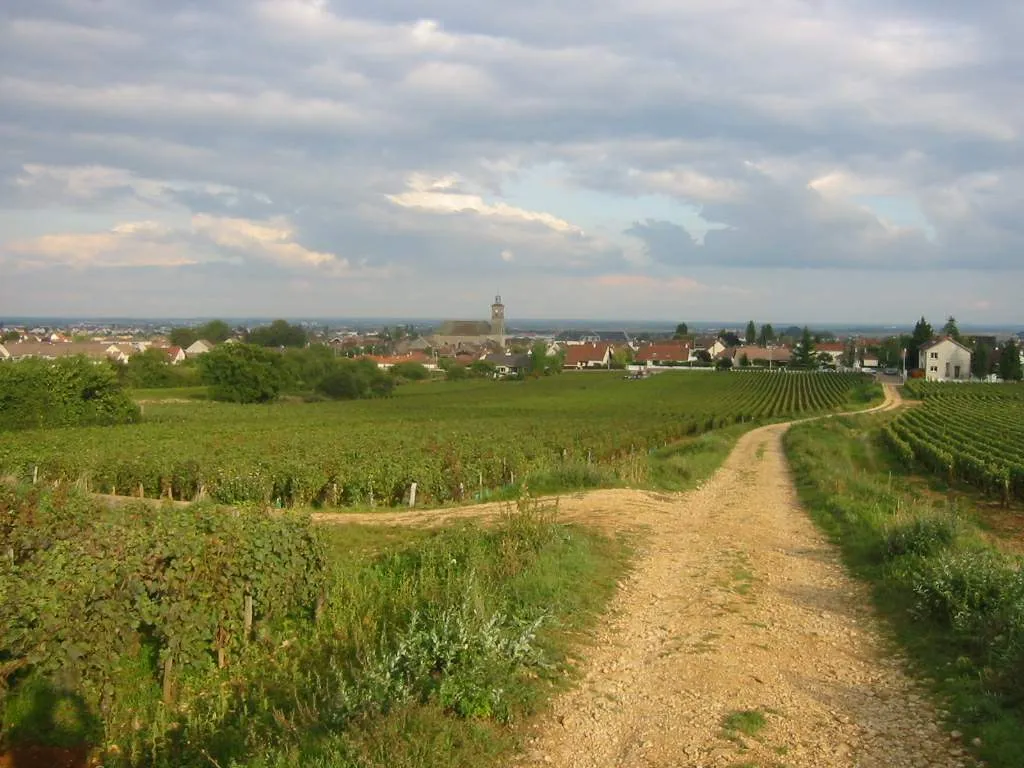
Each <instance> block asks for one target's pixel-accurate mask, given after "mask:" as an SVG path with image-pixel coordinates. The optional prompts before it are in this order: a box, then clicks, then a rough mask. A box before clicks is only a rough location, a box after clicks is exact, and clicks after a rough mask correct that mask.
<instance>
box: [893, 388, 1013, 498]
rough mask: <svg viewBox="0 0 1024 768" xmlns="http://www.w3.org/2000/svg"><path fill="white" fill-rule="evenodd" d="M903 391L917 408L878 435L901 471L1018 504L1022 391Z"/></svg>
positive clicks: (953, 389) (934, 389) (996, 389)
mask: <svg viewBox="0 0 1024 768" xmlns="http://www.w3.org/2000/svg"><path fill="white" fill-rule="evenodd" d="M905 390H906V392H907V393H908V394H909V395H910V396H912V397H920V398H923V399H924V403H923V405H922V406H921V407H918V408H912V409H908V410H907V411H905V412H904V413H903V414H901V415H900V416H899V418H897V419H896V420H895V421H894V422H893V423H892V424H891V425H890V426H889V427H888V428H887V429H886V430H885V432H884V433H883V436H884V437H885V439H886V441H887V442H888V443H889V444H890V446H891V447H892V448H893V451H894V452H895V453H896V455H897V456H898V457H899V458H900V460H901V461H902V462H903V464H904V466H906V467H908V468H924V469H926V470H928V471H929V472H931V473H933V474H936V475H938V476H939V477H941V478H943V479H945V480H947V481H950V482H953V481H959V482H964V483H968V484H970V485H973V486H975V487H976V488H978V489H980V490H982V491H983V492H985V493H986V494H988V495H990V496H994V497H997V498H999V499H1001V500H1002V501H1003V502H1005V503H1008V502H1009V501H1010V499H1012V498H1017V499H1024V387H1021V386H1020V385H1019V384H952V383H938V382H925V381H910V382H908V383H907V385H906V387H905Z"/></svg>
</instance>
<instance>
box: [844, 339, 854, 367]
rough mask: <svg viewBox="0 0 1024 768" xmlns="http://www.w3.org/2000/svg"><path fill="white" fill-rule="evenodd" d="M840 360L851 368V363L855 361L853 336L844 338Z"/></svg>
mask: <svg viewBox="0 0 1024 768" xmlns="http://www.w3.org/2000/svg"><path fill="white" fill-rule="evenodd" d="M841 362H842V364H843V366H844V367H846V368H853V364H854V363H855V362H857V342H856V340H855V339H854V338H853V337H850V338H849V339H847V340H846V346H845V347H844V348H843V356H842V358H841Z"/></svg>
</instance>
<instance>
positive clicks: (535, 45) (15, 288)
mask: <svg viewBox="0 0 1024 768" xmlns="http://www.w3.org/2000/svg"><path fill="white" fill-rule="evenodd" d="M1022 37H1024V3H1020V2H1019V0H1003V1H999V0H975V2H972V3H966V2H962V1H961V0H686V2H680V0H543V1H541V0H518V1H517V2H514V3H495V2H487V3H481V2H469V1H468V0H461V1H459V2H457V1H456V0H431V2H429V3H428V2H421V1H420V0H374V2H372V3H367V2H356V1H355V0H3V2H2V3H0V316H3V315H5V314H6V315H8V316H14V315H29V316H44V315H60V316H83V317H87V316H94V317H95V316H136V317H193V316H206V317H209V316H223V317H233V316H234V317H238V316H261V317H274V316H281V317H293V318H298V317H313V316H320V317H323V316H328V317H330V316H336V317H342V316H344V317H357V316H372V317H381V316H405V317H410V316H415V317H437V318H444V317H465V318H485V317H487V316H488V313H489V305H490V303H491V301H492V300H493V297H494V295H495V293H497V292H500V293H501V295H502V297H503V299H504V302H505V304H506V307H507V308H506V315H507V317H508V318H509V321H510V322H513V323H514V321H515V319H516V318H522V319H526V318H531V317H543V318H594V319H611V320H619V319H622V320H630V319H633V320H640V319H646V320H655V319H672V320H679V321H690V322H696V321H699V320H701V319H702V318H704V319H706V318H735V319H738V320H742V319H745V318H754V319H757V320H759V321H774V322H782V321H788V322H797V323H804V322H851V323H863V322H878V323H883V322H899V323H912V322H913V321H914V320H915V319H916V318H917V317H919V316H921V315H925V316H927V317H928V318H929V319H930V320H931V321H932V322H933V324H938V323H941V322H942V321H943V319H944V318H945V317H946V316H948V315H955V316H956V317H957V319H958V320H960V321H961V322H962V323H967V324H979V325H985V324H1024V302H1022V301H1021V295H1022V293H1024V215H1022V213H1024V142H1022V133H1024V47H1022V46H1021V45H1020V44H1019V41H1020V40H1021V39H1022Z"/></svg>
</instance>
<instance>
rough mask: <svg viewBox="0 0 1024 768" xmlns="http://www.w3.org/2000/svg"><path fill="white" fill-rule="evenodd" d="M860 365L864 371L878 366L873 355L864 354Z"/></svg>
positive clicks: (876, 359)
mask: <svg viewBox="0 0 1024 768" xmlns="http://www.w3.org/2000/svg"><path fill="white" fill-rule="evenodd" d="M860 367H861V368H862V369H864V370H866V371H868V370H873V369H875V368H877V367H878V358H877V357H876V356H875V355H864V357H862V358H861V361H860Z"/></svg>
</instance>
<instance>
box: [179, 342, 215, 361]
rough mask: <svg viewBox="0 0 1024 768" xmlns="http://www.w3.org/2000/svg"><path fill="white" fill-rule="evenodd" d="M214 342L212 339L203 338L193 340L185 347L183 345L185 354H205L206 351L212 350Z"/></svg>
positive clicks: (191, 355) (190, 355) (193, 355)
mask: <svg viewBox="0 0 1024 768" xmlns="http://www.w3.org/2000/svg"><path fill="white" fill-rule="evenodd" d="M213 347H214V344H213V342H212V341H206V340H205V339H199V341H193V342H192V343H191V344H189V345H188V346H187V347H185V354H186V355H187V356H188V357H196V356H197V355H205V354H206V353H207V352H209V351H210V350H212V349H213Z"/></svg>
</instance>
